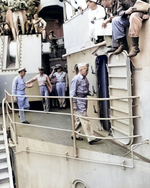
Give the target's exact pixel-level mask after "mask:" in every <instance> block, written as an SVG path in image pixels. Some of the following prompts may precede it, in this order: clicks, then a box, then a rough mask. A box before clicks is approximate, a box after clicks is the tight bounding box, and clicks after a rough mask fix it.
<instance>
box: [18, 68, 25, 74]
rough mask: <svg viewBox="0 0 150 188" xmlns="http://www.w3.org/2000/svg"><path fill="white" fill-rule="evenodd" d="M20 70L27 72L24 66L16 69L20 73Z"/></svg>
mask: <svg viewBox="0 0 150 188" xmlns="http://www.w3.org/2000/svg"><path fill="white" fill-rule="evenodd" d="M22 71H24V72H27V70H26V68H24V67H22V68H20V69H18V73H20V72H22Z"/></svg>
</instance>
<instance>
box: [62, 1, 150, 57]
mask: <svg viewBox="0 0 150 188" xmlns="http://www.w3.org/2000/svg"><path fill="white" fill-rule="evenodd" d="M61 1H62V0H61ZM85 1H86V3H87V5H86V8H89V37H90V39H91V40H92V41H93V42H94V43H99V42H102V41H103V35H105V33H106V31H104V29H105V28H107V27H108V25H109V23H112V33H111V34H112V46H111V48H110V49H109V50H108V51H107V53H110V52H111V53H113V54H119V53H121V52H122V51H123V50H126V51H127V52H128V50H129V48H128V43H127V39H126V33H127V29H129V31H128V35H129V37H131V39H132V48H131V51H130V52H129V53H128V57H134V56H136V55H137V54H138V53H139V52H140V48H139V36H140V31H141V28H142V23H143V21H145V20H147V19H148V18H149V7H150V5H149V1H148V0H79V1H78V0H64V2H65V3H68V4H69V3H70V5H71V7H73V8H74V9H76V10H78V11H79V12H80V13H82V14H83V13H84V12H83V10H84V9H86V8H85V6H83V5H85ZM73 2H74V3H73ZM83 2H84V3H83ZM75 5H76V6H75Z"/></svg>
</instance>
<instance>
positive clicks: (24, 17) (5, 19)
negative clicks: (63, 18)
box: [0, 0, 46, 42]
mask: <svg viewBox="0 0 150 188" xmlns="http://www.w3.org/2000/svg"><path fill="white" fill-rule="evenodd" d="M39 3H40V1H39V0H17V1H15V0H14V2H13V4H12V3H8V2H6V1H4V2H1V0H0V35H10V36H11V35H12V39H13V40H16V38H17V35H19V34H34V33H35V34H42V40H43V42H45V41H46V30H45V29H46V22H45V20H44V19H42V18H40V17H38V14H37V10H38V5H39Z"/></svg>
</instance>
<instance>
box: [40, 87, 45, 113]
mask: <svg viewBox="0 0 150 188" xmlns="http://www.w3.org/2000/svg"><path fill="white" fill-rule="evenodd" d="M40 95H41V96H44V87H43V86H40ZM42 104H43V110H45V107H46V104H45V98H42Z"/></svg>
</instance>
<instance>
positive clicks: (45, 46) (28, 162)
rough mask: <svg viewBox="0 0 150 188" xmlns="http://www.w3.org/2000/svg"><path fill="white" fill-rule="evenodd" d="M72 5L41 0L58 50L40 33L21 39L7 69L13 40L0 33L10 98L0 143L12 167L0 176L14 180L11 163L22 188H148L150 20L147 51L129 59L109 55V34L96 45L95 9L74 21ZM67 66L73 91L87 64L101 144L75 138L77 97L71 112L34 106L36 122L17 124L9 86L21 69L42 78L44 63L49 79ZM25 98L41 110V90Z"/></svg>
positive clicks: (144, 37)
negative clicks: (91, 17) (92, 34)
mask: <svg viewBox="0 0 150 188" xmlns="http://www.w3.org/2000/svg"><path fill="white" fill-rule="evenodd" d="M68 7H69V8H70V9H72V7H71V5H70V3H69V2H68V1H65V2H63V3H62V2H60V1H56V0H55V1H53V0H49V1H48V0H47V1H41V2H40V5H39V6H38V11H39V15H40V16H41V17H42V18H43V19H45V20H46V21H47V32H48V31H49V30H54V31H55V33H57V36H58V43H57V45H58V46H57V47H58V48H57V51H55V50H54V49H55V48H54V47H51V44H50V43H49V41H48V39H47V41H46V42H44V43H43V42H42V40H41V35H38V36H37V35H36V34H34V35H19V36H18V37H17V41H16V42H15V44H13V45H15V46H16V50H17V49H18V50H19V52H18V54H19V55H18V56H16V55H15V56H16V57H15V63H13V65H9V66H7V62H8V61H7V60H6V56H7V55H6V52H7V50H6V49H8V46H7V45H8V44H9V43H8V40H9V37H8V36H1V42H0V47H1V49H2V50H1V51H3V60H2V61H1V73H0V78H1V79H2V80H3V82H2V84H5V86H6V87H2V89H1V92H2V93H3V92H4V89H5V99H4V100H3V102H2V104H3V106H2V109H3V122H2V128H3V130H2V132H0V134H1V135H2V136H1V135H0V138H2V139H1V142H0V143H1V146H2V147H3V148H2V147H1V146H0V147H1V151H2V152H1V153H0V156H4V155H5V154H4V153H5V152H4V151H5V150H6V151H7V152H6V155H5V158H2V157H1V158H0V161H2V163H3V162H4V161H5V162H8V164H9V165H8V166H9V168H8V167H7V168H6V167H5V168H4V167H3V168H2V169H1V171H2V172H5V173H6V174H7V177H6V178H3V179H0V183H1V184H2V183H5V184H9V182H11V183H12V176H11V175H8V174H9V173H7V172H10V173H11V166H12V169H13V177H14V185H15V187H18V188H25V187H27V188H34V187H36V188H47V187H51V188H53V187H57V188H63V187H68V188H69V187H74V188H77V187H89V188H91V187H95V188H99V187H101V186H103V187H107V188H108V187H109V188H114V187H117V188H126V187H136V188H141V187H143V186H144V187H149V185H150V182H149V176H150V163H149V162H150V156H149V150H150V145H149V137H150V131H149V110H150V109H149V108H150V107H149V105H148V101H149V100H148V97H149V93H150V87H149V80H150V76H149V58H148V55H149V52H148V46H149V44H148V42H147V41H148V40H149V25H150V21H149V20H147V21H146V22H145V23H144V24H143V27H142V30H141V34H140V49H141V52H140V53H139V54H138V55H137V56H136V57H135V58H131V59H130V58H128V57H127V53H126V52H125V51H124V52H122V53H121V54H119V55H113V54H109V55H108V54H107V53H106V51H107V44H108V41H107V39H108V38H109V35H105V40H104V41H103V42H101V43H98V44H94V43H93V42H92V41H90V39H89V36H88V31H89V22H88V11H89V10H88V9H85V10H84V11H83V14H81V13H79V12H78V13H76V14H75V15H72V16H70V13H69V16H68V15H67V13H68V12H67V9H68ZM63 9H64V15H63V12H62V10H63ZM73 14H74V13H73ZM63 17H64V24H63V28H62V22H63ZM106 33H107V31H106ZM108 33H109V32H108ZM129 40H130V39H129ZM59 42H60V43H59ZM106 42H107V43H106ZM128 42H129V43H130V41H128ZM64 45H65V49H66V50H65V49H64ZM41 49H42V50H41ZM15 54H16V53H15ZM17 58H18V59H20V61H18V60H17ZM31 60H32V63H31ZM66 61H67V67H68V77H69V86H70V84H71V80H72V78H73V77H74V76H75V74H76V73H75V70H74V66H75V64H77V63H81V62H88V63H89V74H88V80H89V83H90V90H91V91H93V93H94V97H88V116H89V119H90V121H91V124H92V127H93V129H94V133H95V135H96V137H98V138H101V139H102V140H101V141H100V142H99V143H96V144H95V145H89V144H88V143H87V142H86V136H85V135H84V134H83V133H82V134H81V136H83V137H84V140H83V141H76V140H71V133H72V132H73V134H74V135H75V130H74V116H75V114H74V112H73V107H72V100H73V99H72V98H70V97H69V96H68V97H67V96H66V98H69V101H70V108H68V109H64V110H59V111H58V110H57V109H51V110H50V112H48V113H45V112H43V111H41V110H39V109H38V108H35V107H33V106H32V108H31V109H30V110H29V111H28V110H27V112H26V115H27V117H28V119H30V122H31V124H29V125H25V124H24V125H23V124H22V123H20V121H19V117H18V109H17V107H16V105H15V104H14V101H13V96H12V95H11V82H10V80H12V79H13V77H14V76H15V74H16V73H17V69H18V68H19V67H20V66H24V67H26V69H27V70H29V71H28V74H27V79H28V78H31V77H33V75H35V74H37V67H38V66H41V65H42V66H44V68H45V70H46V71H47V74H49V72H50V67H51V66H53V65H55V64H57V63H61V64H62V65H64V64H65V63H66ZM28 62H30V63H28ZM8 83H9V84H8ZM35 88H36V89H35ZM27 96H28V98H29V99H30V102H31V103H33V101H34V102H35V103H34V104H38V105H40V102H41V99H42V97H41V96H39V91H38V86H37V85H35V87H34V88H32V89H30V90H27ZM50 98H53V96H51V97H50ZM55 98H57V97H55ZM4 104H5V106H4ZM4 109H5V111H4ZM8 130H9V132H10V133H11V136H9V137H8V141H9V142H8V143H9V148H10V154H11V155H10V156H11V165H10V162H9V152H8V146H7V138H6V131H8ZM6 156H7V160H6ZM5 165H6V164H5ZM6 166H7V165H6ZM7 187H13V185H8V186H7Z"/></svg>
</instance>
